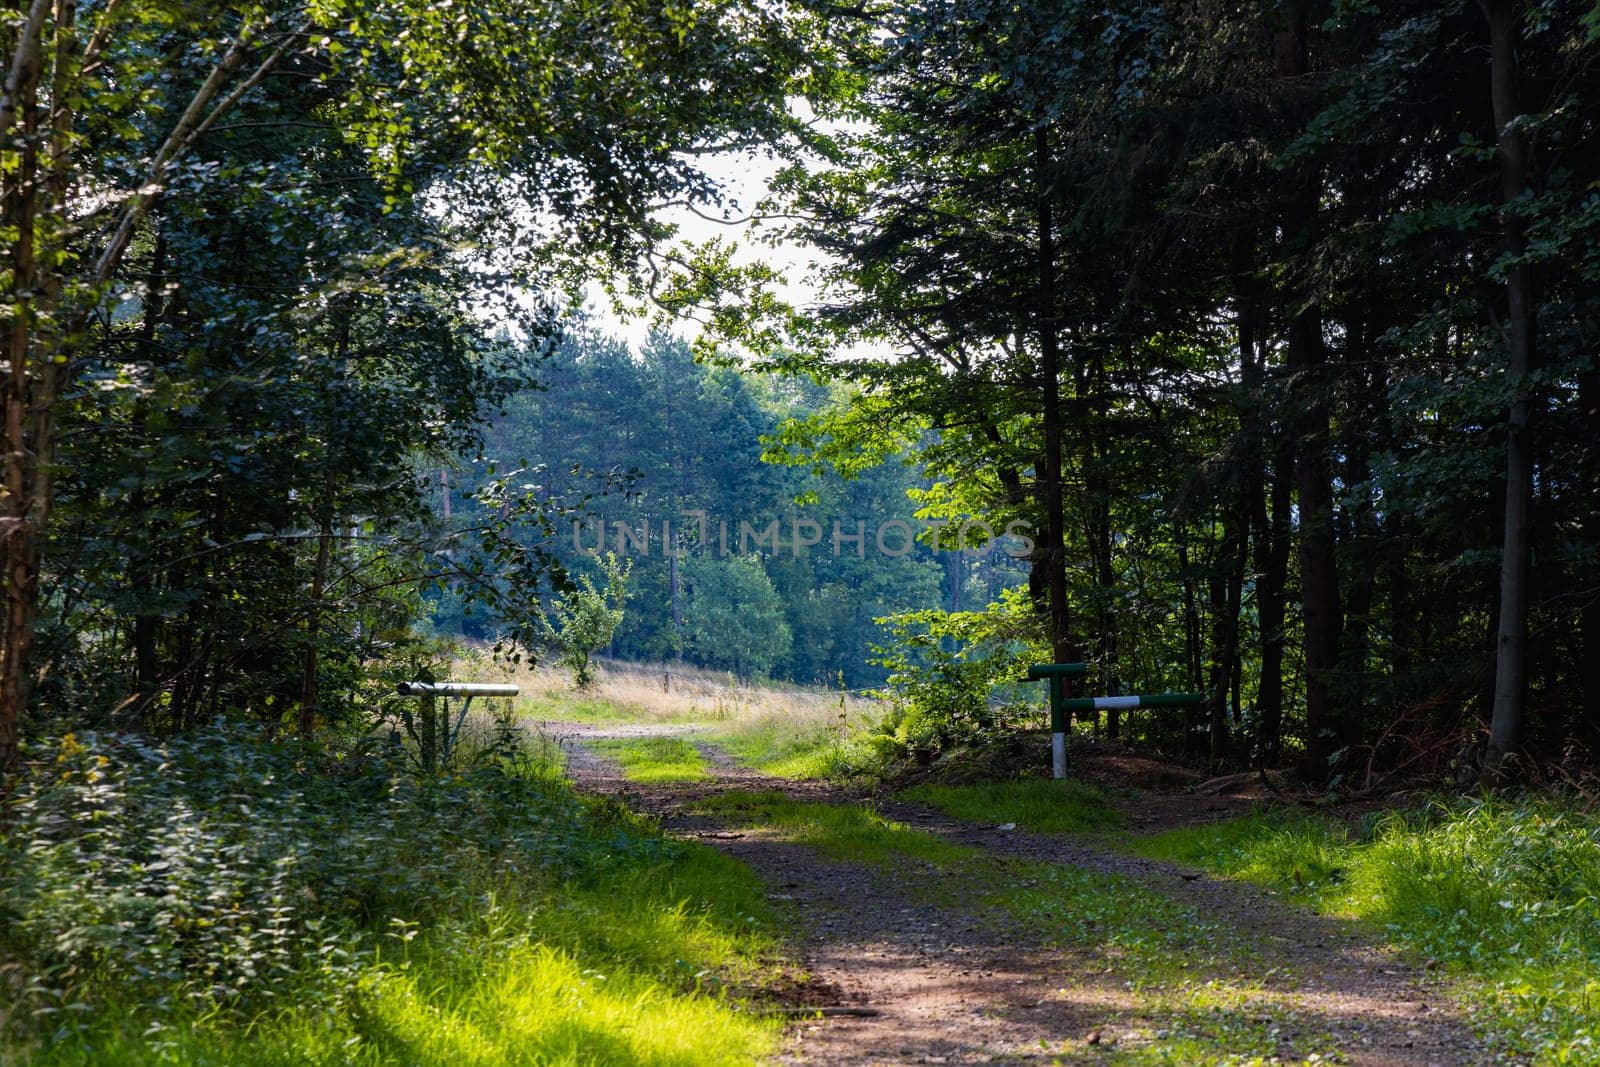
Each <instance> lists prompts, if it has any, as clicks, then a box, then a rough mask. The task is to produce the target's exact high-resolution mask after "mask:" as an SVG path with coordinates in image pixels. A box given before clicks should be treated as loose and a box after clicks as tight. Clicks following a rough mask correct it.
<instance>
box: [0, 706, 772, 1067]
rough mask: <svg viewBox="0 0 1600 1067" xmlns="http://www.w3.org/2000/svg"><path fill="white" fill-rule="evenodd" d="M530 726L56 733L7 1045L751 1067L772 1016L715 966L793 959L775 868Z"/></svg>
mask: <svg viewBox="0 0 1600 1067" xmlns="http://www.w3.org/2000/svg"><path fill="white" fill-rule="evenodd" d="M521 737H522V735H521V734H520V732H516V731H510V730H505V729H502V730H500V731H498V732H489V733H486V734H482V735H480V736H478V737H477V738H476V740H475V742H474V743H473V744H472V745H469V746H464V747H463V748H462V749H460V750H459V751H458V755H457V758H456V760H455V761H454V762H453V764H452V766H451V767H449V768H448V769H447V771H448V773H445V774H442V775H438V776H427V777H418V776H416V775H414V774H413V773H411V771H410V770H409V768H408V767H407V765H406V763H405V762H404V760H403V757H402V755H401V753H400V751H399V749H398V748H397V747H396V748H391V747H390V746H389V745H388V743H387V742H386V741H382V740H381V739H374V740H375V741H376V743H373V741H367V742H363V743H359V744H356V745H354V746H352V747H349V748H347V749H346V750H345V751H343V752H341V753H340V754H339V755H337V756H335V755H330V754H329V753H328V752H327V751H326V746H323V747H321V748H319V749H316V750H314V749H312V748H309V747H307V746H304V745H302V744H299V743H284V744H279V745H263V744H262V743H260V741H259V739H257V738H255V737H252V736H250V735H249V734H241V733H240V732H237V731H221V730H208V731H203V732H201V733H199V734H196V735H194V736H191V737H188V738H184V739H181V740H177V741H174V742H171V743H167V744H154V743H150V742H148V741H144V740H140V739H134V738H114V737H106V736H92V735H80V736H74V735H67V736H64V737H61V738H58V739H52V740H51V741H50V743H49V745H48V746H47V747H44V746H41V754H42V755H43V756H45V757H47V758H41V759H40V760H38V761H37V762H35V763H33V764H31V765H29V766H28V767H26V768H25V769H24V771H23V774H22V776H21V777H20V779H19V780H18V782H17V783H16V785H15V787H14V789H13V791H12V793H11V795H10V797H9V798H8V799H7V801H6V805H5V809H4V813H3V814H4V820H3V822H0V858H3V860H4V863H3V864H0V888H3V890H4V892H3V894H0V896H3V899H4V904H3V905H0V949H3V951H4V954H5V958H6V961H7V962H6V969H5V971H4V981H5V982H6V985H7V1005H6V1011H5V1014H4V1016H3V1018H0V1057H3V1058H4V1059H5V1060H6V1061H7V1062H35V1063H83V1064H90V1063H94V1064H105V1063H127V1064H149V1063H157V1062H171V1063H217V1064H223V1063H240V1062H251V1063H283V1064H286V1065H287V1064H304V1063H327V1064H334V1063H340V1064H351V1063H371V1064H384V1063H406V1064H414V1063H437V1064H440V1065H443V1064H448V1063H460V1062H467V1061H468V1060H467V1059H464V1058H463V1057H469V1058H471V1059H470V1061H471V1062H497V1063H549V1062H571V1061H570V1060H569V1059H566V1058H568V1057H573V1056H579V1055H582V1056H583V1057H584V1059H583V1062H605V1063H615V1064H618V1065H619V1067H620V1065H623V1064H636V1063H681V1062H684V1060H683V1057H684V1056H690V1057H693V1058H696V1059H697V1060H699V1061H700V1062H712V1063H728V1062H739V1063H745V1062H749V1061H750V1058H751V1056H752V1055H753V1054H754V1053H756V1052H758V1051H759V1050H760V1049H761V1048H763V1047H765V1046H766V1045H768V1044H769V1043H770V1042H771V1040H772V1028H771V1027H770V1026H769V1025H767V1024H766V1023H763V1022H762V1021H760V1020H757V1019H752V1018H751V1017H750V1016H748V1015H744V1016H740V1015H736V1014H735V1013H734V1006H733V1005H732V1004H731V1003H728V1002H727V1001H725V999H724V993H725V990H724V989H723V988H722V987H721V986H720V985H719V984H718V982H719V981H720V979H711V978H710V977H709V976H710V973H711V970H712V969H715V970H716V972H717V973H718V974H719V975H720V976H721V977H722V978H729V979H734V980H739V979H741V978H742V977H744V976H746V975H748V974H750V973H751V972H752V971H753V969H754V967H755V965H756V963H757V961H758V959H759V958H760V957H761V955H762V954H764V953H767V952H769V951H770V947H771V943H772V937H773V934H774V929H775V928H774V926H773V922H772V916H771V915H770V913H769V911H768V909H767V907H766V902H765V900H764V899H763V898H762V895H761V891H760V886H759V884H758V883H756V882H755V881H754V879H753V878H752V877H751V876H750V875H749V874H748V873H746V872H743V871H741V870H740V869H739V868H738V867H736V866H735V865H733V864H732V863H731V862H729V861H726V860H722V859H721V858H720V857H717V856H714V855H711V854H709V853H707V852H706V851H705V850H702V849H699V848H697V847H695V846H692V845H686V844H683V843H678V842H671V841H668V840H665V839H663V838H662V837H660V836H659V835H658V834H657V833H656V832H654V831H653V830H652V829H651V828H650V827H649V826H648V825H647V824H645V823H643V822H642V821H640V820H637V819H636V818H634V817H633V816H631V815H629V814H627V813H626V812H624V811H622V810H621V809H618V808H605V807H603V806H596V805H594V804H590V803H588V802H585V801H582V800H580V799H579V798H578V797H577V796H576V795H574V794H573V793H572V792H571V790H570V788H569V786H568V785H567V784H566V783H565V782H563V781H562V780H561V779H560V777H559V773H558V768H557V767H556V766H555V765H552V764H551V763H550V762H549V760H548V757H549V753H544V752H540V751H538V750H531V751H530V750H529V749H527V748H526V747H525V745H524V743H523V741H522V740H521ZM585 988H587V989H588V993H587V994H586V995H585V996H582V997H575V996H573V995H572V991H573V990H582V989H585ZM624 1016H625V1017H626V1018H627V1019H628V1021H629V1024H630V1025H629V1026H628V1027H626V1028H622V1027H618V1026H617V1020H618V1019H619V1018H621V1017H624ZM623 1029H626V1030H627V1031H628V1034H627V1036H616V1034H619V1033H620V1032H621V1030H623ZM469 1032H470V1033H471V1034H472V1035H474V1036H473V1037H472V1039H471V1040H470V1041H467V1040H466V1039H465V1038H464V1037H463V1036H462V1035H464V1034H466V1033H469ZM600 1032H606V1033H612V1034H613V1038H612V1041H613V1042H614V1043H613V1044H612V1045H609V1046H608V1049H609V1051H605V1052H603V1053H601V1054H599V1057H598V1058H595V1056H596V1053H595V1048H594V1046H593V1038H592V1036H591V1035H592V1034H595V1033H600ZM479 1057H489V1059H481V1058H479Z"/></svg>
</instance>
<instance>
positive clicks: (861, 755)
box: [707, 716, 880, 779]
mask: <svg viewBox="0 0 1600 1067" xmlns="http://www.w3.org/2000/svg"><path fill="white" fill-rule="evenodd" d="M707 736H708V740H710V741H711V742H712V743H714V744H715V745H716V746H717V747H718V748H720V749H722V750H723V751H724V752H726V753H728V755H730V756H732V757H733V759H734V760H735V761H736V762H738V763H739V764H740V765H742V766H745V767H749V768H751V769H753V770H757V771H760V772H761V773H762V774H770V775H772V776H773V777H774V778H792V779H840V778H852V777H856V776H858V775H863V774H871V773H873V772H874V771H875V770H877V769H879V767H880V760H879V758H878V757H877V756H876V755H875V754H874V753H873V752H872V751H871V750H869V749H868V748H867V747H866V746H865V745H864V744H862V743H860V742H859V741H858V740H854V739H852V738H851V737H850V736H848V735H846V736H841V733H840V731H839V729H838V727H836V726H811V727H808V728H796V726H795V725H794V724H793V723H792V722H789V721H787V720H784V719H782V718H778V717H775V716H763V717H761V718H758V719H753V720H750V721H748V722H743V723H738V724H735V725H731V726H728V727H725V728H722V729H719V730H717V731H716V732H715V733H712V734H709V735H707Z"/></svg>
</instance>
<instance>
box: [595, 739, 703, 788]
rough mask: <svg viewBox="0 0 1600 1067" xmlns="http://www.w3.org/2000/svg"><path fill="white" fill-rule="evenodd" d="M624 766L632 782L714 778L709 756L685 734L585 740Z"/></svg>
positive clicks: (626, 774)
mask: <svg viewBox="0 0 1600 1067" xmlns="http://www.w3.org/2000/svg"><path fill="white" fill-rule="evenodd" d="M585 744H587V745H588V746H589V747H591V748H593V749H594V750H595V751H596V752H598V753H600V754H601V755H604V756H610V757H611V758H612V759H614V760H616V761H617V762H618V763H619V764H621V765H622V773H623V775H624V776H625V777H626V778H627V779H628V780H629V781H632V782H698V781H701V780H703V779H706V778H709V777H711V775H710V773H709V772H708V771H707V770H706V764H705V757H703V756H702V755H701V754H700V750H699V749H698V748H696V747H695V746H694V745H693V744H692V743H691V742H689V741H686V740H684V739H683V738H681V737H612V738H600V739H596V740H593V741H587V742H585Z"/></svg>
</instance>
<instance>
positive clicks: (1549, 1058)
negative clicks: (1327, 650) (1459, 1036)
mask: <svg viewBox="0 0 1600 1067" xmlns="http://www.w3.org/2000/svg"><path fill="white" fill-rule="evenodd" d="M1137 848H1138V851H1140V852H1141V853H1143V854H1145V855H1148V856H1153V857H1157V858H1161V859H1168V860H1174V861H1177V862H1181V863H1187V864H1192V865H1194V866H1198V867H1202V868H1205V869H1207V870H1209V871H1212V872H1214V873H1217V874H1220V875H1224V876H1227V877H1234V878H1242V879H1246V880H1249V881H1252V882H1256V883H1259V884H1262V885H1268V886H1273V887H1275V888H1277V889H1278V890H1279V891H1280V892H1282V893H1283V895H1284V896H1285V897H1286V898H1287V899H1291V900H1298V901H1300V902H1302V903H1303V904H1305V905H1306V906H1308V907H1312V908H1315V909H1317V910H1319V911H1322V912H1324V913H1327V914H1332V915H1340V916H1347V917H1352V918H1358V919H1362V920H1365V921H1367V922H1370V923H1374V924H1377V925H1379V926H1381V927H1382V928H1383V929H1384V930H1385V931H1386V932H1387V933H1388V935H1389V936H1390V938H1391V939H1393V940H1394V941H1396V942H1397V943H1398V944H1400V945H1402V946H1403V947H1406V948H1408V949H1410V950H1412V951H1413V952H1414V953H1416V954H1417V955H1419V956H1421V957H1424V958H1426V959H1429V960H1433V961H1436V962H1437V963H1439V964H1440V965H1442V966H1443V967H1445V968H1446V969H1447V970H1449V971H1450V972H1452V973H1453V974H1455V975H1456V976H1457V977H1458V978H1459V979H1460V980H1461V982H1462V983H1463V989H1464V992H1465V995H1466V996H1467V997H1468V998H1469V999H1470V1000H1471V1001H1472V1002H1473V1004H1474V1006H1475V1009H1476V1010H1475V1015H1476V1017H1477V1019H1478V1020H1479V1021H1480V1023H1481V1024H1482V1025H1483V1028H1484V1030H1485V1033H1486V1035H1487V1036H1489V1037H1490V1038H1491V1039H1492V1040H1494V1041H1495V1042H1496V1043H1497V1044H1498V1045H1499V1046H1501V1048H1502V1049H1503V1050H1505V1051H1508V1052H1511V1053H1514V1054H1517V1055H1522V1056H1527V1057H1530V1058H1531V1059H1532V1061H1533V1062H1536V1063H1546V1064H1568V1063H1597V1062H1600V977H1597V976H1600V820H1597V818H1596V817H1595V815H1594V813H1592V812H1585V811H1581V810H1578V809H1577V808H1574V807H1571V806H1567V805H1563V804H1559V803H1555V802H1551V801H1530V802H1525V803H1520V804H1509V803H1503V802H1491V801H1481V802H1477V803H1469V802H1446V803H1439V804H1434V805H1430V806H1429V807H1427V808H1426V809H1424V810H1422V811H1419V812H1414V813H1409V814H1391V815H1388V816H1384V817H1380V818H1377V819H1375V820H1373V821H1371V822H1370V823H1369V824H1368V825H1366V826H1364V827H1362V828H1360V829H1358V830H1353V831H1352V830H1350V829H1347V828H1346V827H1344V826H1342V825H1340V824H1337V823H1334V822H1332V821H1330V820H1326V819H1319V818H1308V817H1303V816H1298V815H1295V816H1286V815H1280V814H1270V813H1262V814H1256V815H1252V816H1248V817H1245V818H1242V819H1235V820H1229V821H1227V822H1222V823H1214V824H1210V825H1208V826H1203V827H1196V828H1193V829H1183V830H1174V831H1169V832H1167V833H1164V834H1160V835H1157V836H1154V837H1151V838H1148V839H1146V840H1144V841H1142V842H1140V843H1139V844H1138V846H1137Z"/></svg>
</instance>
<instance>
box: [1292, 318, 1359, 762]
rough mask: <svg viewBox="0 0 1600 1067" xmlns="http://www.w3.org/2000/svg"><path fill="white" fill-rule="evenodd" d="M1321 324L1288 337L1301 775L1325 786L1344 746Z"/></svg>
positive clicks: (1306, 323) (1303, 326) (1299, 325)
mask: <svg viewBox="0 0 1600 1067" xmlns="http://www.w3.org/2000/svg"><path fill="white" fill-rule="evenodd" d="M1324 362H1325V350H1324V347H1323V344H1322V318H1321V316H1320V315H1319V314H1317V312H1316V310H1315V309H1308V310H1306V311H1303V312H1301V313H1300V314H1299V315H1297V316H1296V317H1295V321H1294V324H1293V325H1292V326H1291V327H1290V329H1289V368H1290V370H1291V371H1293V372H1294V373H1295V374H1297V375H1298V376H1299V381H1298V382H1297V391H1298V392H1299V393H1300V395H1301V401H1300V403H1299V405H1298V406H1299V408H1300V411H1301V413H1302V417H1301V420H1300V426H1299V428H1300V433H1299V434H1298V435H1297V437H1298V441H1297V445H1298V448H1297V452H1298V455H1297V457H1296V460H1295V465H1294V475H1295V478H1294V481H1295V489H1296V491H1297V494H1298V497H1299V504H1300V603H1301V615H1302V619H1303V622H1304V626H1305V660H1306V754H1305V758H1304V759H1303V760H1302V761H1301V764H1300V773H1301V776H1302V777H1303V778H1305V779H1306V780H1307V781H1310V782H1325V781H1327V779H1328V776H1329V773H1330V772H1331V770H1332V765H1333V761H1334V760H1335V758H1336V754H1337V752H1338V751H1339V749H1340V748H1341V747H1342V746H1343V745H1344V743H1345V741H1346V740H1347V739H1346V737H1345V726H1344V723H1343V721H1342V716H1341V715H1340V714H1339V710H1338V708H1337V707H1336V705H1335V703H1334V694H1333V686H1332V682H1333V672H1334V671H1335V670H1336V669H1337V668H1338V665H1339V632H1340V630H1341V629H1342V626H1341V620H1340V606H1339V569H1338V562H1337V559H1336V557H1335V554H1334V553H1335V547H1336V546H1335V539H1334V530H1333V484H1332V482H1333V475H1332V471H1331V469H1330V465H1329V461H1328V400H1327V386H1326V383H1325V382H1324V381H1323V380H1322V375H1321V373H1320V371H1321V370H1322V368H1323V365H1324Z"/></svg>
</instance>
